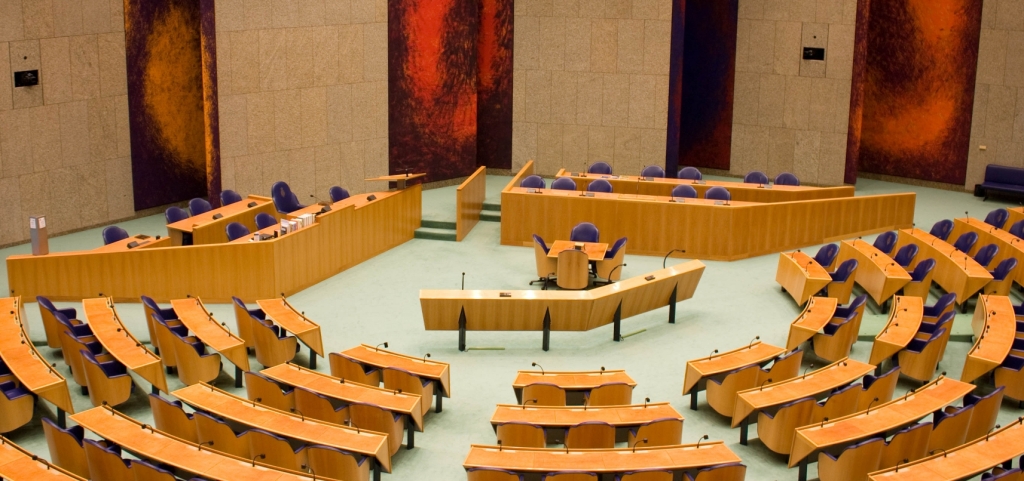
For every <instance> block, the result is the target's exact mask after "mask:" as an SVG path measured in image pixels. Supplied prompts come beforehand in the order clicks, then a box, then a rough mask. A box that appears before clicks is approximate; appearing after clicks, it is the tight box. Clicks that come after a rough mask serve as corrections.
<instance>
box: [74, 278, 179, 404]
mask: <svg viewBox="0 0 1024 481" xmlns="http://www.w3.org/2000/svg"><path fill="white" fill-rule="evenodd" d="M82 307H83V309H84V311H85V317H86V319H88V320H89V325H90V326H92V334H93V335H94V336H96V339H97V340H98V341H100V344H102V345H103V348H104V349H106V350H107V352H109V353H110V355H111V356H114V359H117V361H118V362H120V363H121V364H124V366H125V367H127V368H128V369H129V370H131V371H132V372H134V373H135V374H138V375H139V376H140V377H142V378H143V379H145V380H147V381H149V383H150V384H152V385H153V392H156V391H157V390H160V391H163V392H168V391H167V378H166V377H165V375H164V369H163V365H162V364H160V357H159V356H157V355H156V354H153V353H152V352H150V350H149V349H146V346H144V345H142V343H141V342H139V340H138V339H136V338H135V336H133V335H132V333H131V332H129V331H128V328H127V327H125V325H124V323H123V322H121V317H120V316H118V315H117V311H116V310H115V309H114V301H112V300H111V299H110V298H109V297H99V298H95V299H83V300H82Z"/></svg>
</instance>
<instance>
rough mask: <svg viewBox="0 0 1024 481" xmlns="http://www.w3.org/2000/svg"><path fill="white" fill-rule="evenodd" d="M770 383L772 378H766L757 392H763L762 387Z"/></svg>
mask: <svg viewBox="0 0 1024 481" xmlns="http://www.w3.org/2000/svg"><path fill="white" fill-rule="evenodd" d="M770 382H772V378H768V380H766V381H765V382H763V383H761V387H760V389H758V391H764V385H765V384H768V383H770Z"/></svg>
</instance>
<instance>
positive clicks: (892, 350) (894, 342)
mask: <svg viewBox="0 0 1024 481" xmlns="http://www.w3.org/2000/svg"><path fill="white" fill-rule="evenodd" d="M894 302H895V305H894V307H893V309H892V310H891V311H890V312H889V322H887V323H886V324H885V327H884V328H883V329H882V332H879V333H878V335H877V336H875V342H874V344H872V345H871V357H870V360H869V361H868V362H869V363H871V364H874V365H876V366H881V365H882V361H885V360H886V359H889V358H891V357H893V356H895V355H896V353H898V352H900V351H902V350H903V348H905V347H907V344H910V341H913V340H914V335H916V334H917V330H918V329H919V328H920V327H921V319H922V316H923V315H924V299H921V298H920V297H917V296H896V300H895V301H894Z"/></svg>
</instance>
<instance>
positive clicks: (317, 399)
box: [293, 387, 348, 469]
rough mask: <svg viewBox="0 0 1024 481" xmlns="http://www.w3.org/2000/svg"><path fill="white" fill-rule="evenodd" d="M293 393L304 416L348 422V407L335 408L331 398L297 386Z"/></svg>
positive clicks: (330, 421)
mask: <svg viewBox="0 0 1024 481" xmlns="http://www.w3.org/2000/svg"><path fill="white" fill-rule="evenodd" d="M293 393H294V398H295V409H296V410H297V411H299V412H301V413H302V414H303V415H304V416H306V417H310V418H313V419H319V420H321V421H326V422H329V423H332V424H345V423H347V422H348V408H347V407H341V408H340V409H335V407H334V405H333V404H331V400H330V399H327V398H326V397H323V396H321V395H319V394H317V393H315V392H313V391H310V390H307V389H305V388H301V387H296V388H295V391H293ZM314 469H315V468H314Z"/></svg>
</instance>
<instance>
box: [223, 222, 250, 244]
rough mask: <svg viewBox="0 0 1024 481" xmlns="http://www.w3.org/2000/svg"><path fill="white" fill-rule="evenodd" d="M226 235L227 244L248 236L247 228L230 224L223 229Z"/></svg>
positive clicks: (238, 224)
mask: <svg viewBox="0 0 1024 481" xmlns="http://www.w3.org/2000/svg"><path fill="white" fill-rule="evenodd" d="M224 230H225V231H226V232H227V234H228V242H230V241H233V240H235V239H238V238H241V237H245V236H247V235H249V228H248V227H246V226H245V225H243V224H240V223H238V222H232V223H230V224H228V225H227V227H225V228H224Z"/></svg>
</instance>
